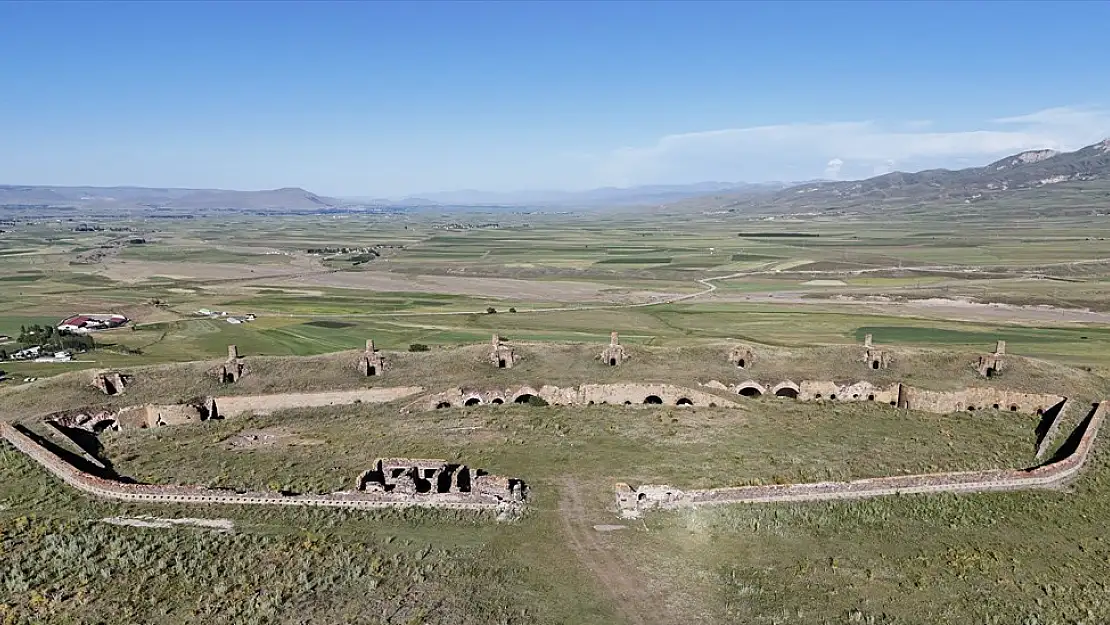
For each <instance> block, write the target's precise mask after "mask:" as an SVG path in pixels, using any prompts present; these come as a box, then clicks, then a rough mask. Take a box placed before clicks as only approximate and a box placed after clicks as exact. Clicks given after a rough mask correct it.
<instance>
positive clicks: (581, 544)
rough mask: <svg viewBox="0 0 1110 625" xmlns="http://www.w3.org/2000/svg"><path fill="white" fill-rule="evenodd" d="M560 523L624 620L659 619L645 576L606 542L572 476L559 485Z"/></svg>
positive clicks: (644, 622) (639, 624)
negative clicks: (644, 579)
mask: <svg viewBox="0 0 1110 625" xmlns="http://www.w3.org/2000/svg"><path fill="white" fill-rule="evenodd" d="M559 524H560V526H561V527H562V530H563V533H564V534H565V535H566V538H567V544H568V545H569V546H570V548H571V550H572V551H574V555H575V556H577V557H578V560H579V561H580V562H581V563H582V566H584V567H586V569H587V570H588V571H589V572H590V573H592V574H593V575H594V577H596V578H597V581H598V582H599V583H600V584H601V587H602V588H604V589H605V593H606V594H607V595H609V598H610V599H611V600H612V602H613V605H614V606H615V607H616V609H617V612H618V613H619V614H621V615H622V616H623V617H624V620H625V622H627V623H632V624H634V625H648V624H649V623H657V622H658V620H653V619H652V617H651V615H652V614H655V615H656V616H657V615H658V612H656V611H655V610H653V609H652V606H653V605H655V602H654V601H653V599H654V597H653V596H652V595H651V593H650V591H649V590H648V588H647V587H646V586H645V585H644V584H643V580H640V579H637V578H636V576H635V569H634V568H633V567H631V566H629V565H628V564H626V563H624V562H622V561H621V560H620V558H619V556H617V554H616V553H615V552H614V551H613V550H612V549H611V548H609V547H608V546H607V545H605V541H604V540H603V534H602V533H601V532H598V531H596V530H594V529H593V525H594V524H593V523H592V522H591V521H590V513H589V512H588V511H587V510H586V506H585V505H584V504H583V503H582V493H581V491H580V489H579V485H578V484H577V483H576V482H575V481H574V480H573V479H571V478H566V479H564V480H563V483H562V486H561V488H560V499H559Z"/></svg>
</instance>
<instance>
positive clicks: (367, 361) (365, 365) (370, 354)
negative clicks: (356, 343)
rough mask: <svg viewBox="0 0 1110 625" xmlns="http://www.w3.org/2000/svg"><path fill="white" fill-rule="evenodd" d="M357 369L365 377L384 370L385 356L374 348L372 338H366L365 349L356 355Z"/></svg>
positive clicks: (378, 373) (379, 373)
mask: <svg viewBox="0 0 1110 625" xmlns="http://www.w3.org/2000/svg"><path fill="white" fill-rule="evenodd" d="M358 371H359V373H361V374H362V375H364V376H367V377H369V376H372V375H381V374H382V373H384V372H385V358H383V357H382V353H381V352H379V351H378V350H376V349H374V339H366V351H364V352H363V353H362V355H361V356H359V357H358Z"/></svg>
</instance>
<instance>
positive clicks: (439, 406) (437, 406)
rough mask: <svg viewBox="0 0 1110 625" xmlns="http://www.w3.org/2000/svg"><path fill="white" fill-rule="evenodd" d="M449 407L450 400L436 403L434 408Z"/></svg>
mask: <svg viewBox="0 0 1110 625" xmlns="http://www.w3.org/2000/svg"><path fill="white" fill-rule="evenodd" d="M450 407H451V402H449V401H441V402H439V403H438V404H436V410H440V409H443V408H450Z"/></svg>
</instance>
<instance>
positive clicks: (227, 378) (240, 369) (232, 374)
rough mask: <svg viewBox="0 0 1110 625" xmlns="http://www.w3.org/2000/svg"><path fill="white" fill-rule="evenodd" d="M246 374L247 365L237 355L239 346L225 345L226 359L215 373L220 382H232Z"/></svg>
mask: <svg viewBox="0 0 1110 625" xmlns="http://www.w3.org/2000/svg"><path fill="white" fill-rule="evenodd" d="M246 374H247V366H246V365H245V364H244V363H243V358H242V356H240V355H239V348H237V347H236V346H234V345H228V346H227V360H226V361H224V364H222V365H220V367H219V368H218V369H216V375H217V377H218V378H219V380H220V383H221V384H234V383H236V382H238V381H239V379H240V378H242V377H243V376H244V375H246Z"/></svg>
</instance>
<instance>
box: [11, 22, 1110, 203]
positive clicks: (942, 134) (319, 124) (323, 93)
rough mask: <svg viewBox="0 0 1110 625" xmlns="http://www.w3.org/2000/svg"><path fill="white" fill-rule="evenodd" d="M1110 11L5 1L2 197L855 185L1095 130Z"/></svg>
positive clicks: (1104, 118)
mask: <svg viewBox="0 0 1110 625" xmlns="http://www.w3.org/2000/svg"><path fill="white" fill-rule="evenodd" d="M1108 25H1110V3H1108V2H1095V1H1091V2H1080V3H1074V4H1066V3H1055V2H1054V3H1043V4H1042V3H1032V2H1030V3H1013V4H1010V3H1003V2H988V3H982V4H978V3H971V2H958V3H957V2H953V3H935V4H915V3H908V2H884V3H880V2H874V3H833V2H820V3H812V4H806V3H781V4H760V3H754V2H744V3H727V2H710V3H695V2H684V3H673V4H669V3H634V2H611V3H588V2H573V1H567V2H552V3H541V2H502V3H466V2H452V3H443V4H439V3H431V2H408V3H396V4H392V3H384V2H380V3H372V2H367V3H356V2H349V3H326V2H312V3H303V4H300V3H293V2H282V3H264V2H244V3H230V2H221V3H216V2H213V3H203V2H182V3H170V2H149V3H94V2H79V3H60V2H58V3H48V2H27V3H13V2H0V183H4V184H57V185H77V184H82V185H84V184H88V185H124V184H126V185H143V186H189V187H220V188H238V189H260V188H276V187H283V186H303V187H305V188H308V189H311V190H313V191H316V192H318V193H323V194H331V195H346V196H400V195H405V194H410V193H418V192H421V191H438V190H455V189H482V190H502V191H503V190H520V189H540V188H542V189H582V188H590V187H596V186H608V185H614V186H627V185H638V184H653V183H687V182H695V181H704V180H725V181H752V182H755V181H764V180H804V179H811V178H815V177H839V178H857V177H866V176H870V175H873V174H875V173H881V172H884V171H889V170H890V169H903V170H912V169H920V168H924V167H933V166H948V167H960V166H967V165H970V164H980V163H984V162H986V161H988V160H990V159H992V158H995V157H998V156H1002V155H1005V154H1009V153H1012V152H1016V151H1019V150H1021V149H1028V148H1037V147H1052V148H1057V149H1073V148H1077V147H1081V146H1082V145H1085V144H1087V143H1092V142H1094V141H1097V140H1099V139H1101V138H1105V137H1106V136H1110V80H1107V69H1106V65H1107V62H1108V61H1110V52H1108V51H1107V48H1106V44H1105V42H1106V29H1107V28H1110V26H1108Z"/></svg>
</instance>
